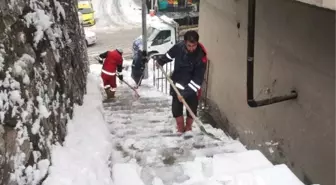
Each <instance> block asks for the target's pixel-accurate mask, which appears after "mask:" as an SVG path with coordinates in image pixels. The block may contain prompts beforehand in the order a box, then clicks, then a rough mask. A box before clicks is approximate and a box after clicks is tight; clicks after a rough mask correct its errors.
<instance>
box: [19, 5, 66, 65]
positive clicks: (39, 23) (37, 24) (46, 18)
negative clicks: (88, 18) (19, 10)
mask: <svg viewBox="0 0 336 185" xmlns="http://www.w3.org/2000/svg"><path fill="white" fill-rule="evenodd" d="M54 3H55V5H56V12H57V18H56V19H55V17H54V16H53V11H52V9H51V8H50V7H49V6H50V3H49V2H48V1H44V2H39V1H31V3H30V8H31V9H32V10H34V11H33V12H29V13H27V14H26V15H25V16H24V20H25V22H26V26H27V27H28V28H30V27H31V26H33V27H34V28H35V29H36V31H35V33H34V47H35V48H37V47H38V44H39V43H40V42H41V40H42V39H44V38H45V35H46V37H47V39H48V41H49V44H50V46H51V48H52V49H53V53H54V56H55V59H56V61H57V62H59V59H60V56H59V52H58V48H63V47H64V44H63V42H62V36H63V31H62V29H61V28H60V25H55V24H53V23H54V22H56V20H57V21H60V20H61V18H62V19H63V20H65V11H64V9H63V7H62V5H61V4H60V3H59V2H58V1H56V0H54ZM46 10H49V11H46ZM64 34H67V33H64Z"/></svg>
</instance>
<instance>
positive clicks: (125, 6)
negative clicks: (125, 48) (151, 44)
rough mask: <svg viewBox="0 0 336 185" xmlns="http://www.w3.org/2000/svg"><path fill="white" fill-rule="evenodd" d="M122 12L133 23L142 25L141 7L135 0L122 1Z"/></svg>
mask: <svg viewBox="0 0 336 185" xmlns="http://www.w3.org/2000/svg"><path fill="white" fill-rule="evenodd" d="M119 2H120V6H121V7H120V10H121V11H122V13H123V14H124V16H125V17H126V18H127V19H128V20H129V21H130V22H132V23H141V7H140V6H138V5H136V4H135V3H134V0H120V1H119Z"/></svg>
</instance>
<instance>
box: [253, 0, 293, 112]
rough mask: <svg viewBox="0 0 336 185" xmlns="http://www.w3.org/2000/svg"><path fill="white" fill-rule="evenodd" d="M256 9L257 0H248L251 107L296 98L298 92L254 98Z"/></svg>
mask: <svg viewBox="0 0 336 185" xmlns="http://www.w3.org/2000/svg"><path fill="white" fill-rule="evenodd" d="M255 9H256V0H248V27H247V104H248V105H249V106H250V107H261V106H265V105H270V104H274V103H278V102H283V101H286V100H291V99H296V98H297V96H298V94H297V92H296V91H291V92H290V94H287V95H284V96H277V97H272V98H268V99H263V100H255V99H254V92H253V89H254V84H253V79H254V38H255V34H254V31H255Z"/></svg>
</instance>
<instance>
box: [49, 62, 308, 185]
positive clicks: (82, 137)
mask: <svg viewBox="0 0 336 185" xmlns="http://www.w3.org/2000/svg"><path fill="white" fill-rule="evenodd" d="M124 63H125V65H130V64H131V61H127V60H126V61H125V62H124ZM100 71H101V65H100V64H92V65H90V74H89V76H88V80H87V89H88V93H87V94H86V95H85V97H84V104H83V106H76V107H75V109H74V118H73V120H71V121H70V123H69V124H68V134H67V136H66V138H65V142H64V144H63V146H61V145H55V146H53V152H52V161H51V163H52V164H51V166H50V167H49V172H48V173H49V176H48V177H47V179H46V181H45V182H44V183H43V185H70V184H71V185H82V184H87V185H94V184H99V185H100V184H101V185H144V184H146V185H147V184H148V185H165V184H172V185H196V184H202V185H222V184H226V185H278V184H279V185H280V184H286V185H303V183H302V182H301V181H300V180H299V179H298V178H297V177H296V176H295V175H294V174H293V173H292V172H291V170H290V169H288V167H287V166H286V165H273V164H272V163H271V162H270V161H269V160H267V158H266V157H265V156H264V155H263V154H262V153H261V152H260V151H258V150H247V149H246V148H245V147H244V146H243V145H242V144H241V143H239V142H238V141H236V140H232V139H230V138H228V137H227V136H225V137H224V135H223V133H222V134H221V136H222V140H223V141H222V142H224V145H220V146H217V147H214V148H203V149H199V150H197V151H192V152H191V153H190V154H188V155H191V156H195V157H194V158H192V157H188V156H185V157H187V158H186V159H187V161H183V160H182V161H180V162H176V163H175V164H174V165H172V166H166V167H165V166H161V167H150V166H151V165H150V164H152V165H153V164H156V163H157V161H158V159H159V158H160V155H162V151H161V149H160V148H159V147H161V146H166V147H168V148H169V147H172V148H174V147H178V146H179V145H181V141H180V140H176V138H169V137H168V138H161V139H155V138H146V133H145V130H144V133H143V136H144V138H143V139H139V138H137V137H132V136H128V133H129V132H127V131H126V130H125V129H130V128H131V125H129V126H126V125H125V126H122V124H117V123H118V119H119V118H118V117H116V116H114V118H115V120H114V121H115V122H114V123H112V124H111V125H107V124H106V123H107V122H109V119H107V118H108V117H103V115H102V113H104V112H105V110H104V111H103V107H102V104H101V101H102V96H101V92H100V90H99V88H101V85H102V84H101V83H102V81H101V79H100ZM129 75H130V74H129V71H128V72H127V71H126V74H125V77H124V78H125V79H126V80H127V81H129V80H130V79H129ZM150 79H151V78H150ZM150 81H151V80H147V81H144V82H145V83H144V85H149V84H150V83H151V82H150ZM139 93H140V96H142V97H152V96H153V95H154V96H155V97H157V98H165V95H164V94H162V93H160V92H157V91H153V90H151V89H146V88H143V90H142V89H140V90H139ZM167 98H168V97H167ZM136 105H137V103H134V106H136ZM167 110H169V109H167ZM120 114H121V115H123V114H122V112H120ZM167 114H168V112H167ZM150 115H151V116H150ZM139 116H141V115H139ZM160 116H161V115H159V114H156V113H154V112H149V113H146V114H143V115H142V117H141V119H147V121H150V120H153V121H155V120H161V119H162V120H163V121H164V119H166V118H165V117H162V118H161V117H160ZM139 118H140V117H138V118H137V117H133V119H138V120H139ZM120 122H122V118H121V117H120ZM144 123H145V122H144ZM136 124H140V125H141V122H138V123H133V125H132V126H135V125H136ZM144 126H145V125H143V127H144ZM155 129H158V126H157V127H155V126H154V127H153V128H152V130H153V131H154V130H155ZM206 129H207V130H210V131H211V130H215V129H213V128H210V127H207V128H206ZM112 130H113V131H116V132H119V133H115V135H113V134H111V133H110V132H111V131H112ZM123 131H126V132H123ZM212 132H214V133H216V132H217V131H216V130H215V131H212ZM217 135H220V134H219V131H218V133H217ZM116 136H117V137H116ZM118 137H125V138H124V139H122V140H124V141H123V144H122V145H121V147H122V148H123V149H125V152H129V153H130V154H131V153H132V150H130V148H136V149H137V150H139V151H147V150H148V152H145V153H144V155H145V156H146V157H145V158H146V160H144V161H146V163H145V164H147V165H144V166H143V164H142V165H140V164H139V163H137V160H136V159H135V158H132V157H131V156H133V157H135V156H139V153H134V154H132V155H130V157H129V158H124V157H123V154H122V153H120V151H116V149H115V148H113V145H114V144H115V143H116V142H117V141H119V140H120V139H118ZM194 137H195V139H197V137H196V136H194ZM120 141H121V140H120ZM191 141H192V140H191ZM206 141H207V142H209V143H211V142H214V141H213V140H211V139H207V140H206ZM194 142H195V143H198V142H197V141H196V140H195V141H194ZM200 142H203V141H200ZM215 143H217V144H219V143H220V141H218V142H217V141H216V142H215ZM185 144H186V143H185ZM186 147H187V146H186ZM126 149H128V150H126ZM209 156H210V157H209ZM211 156H212V157H211ZM161 157H163V156H161ZM161 160H162V159H161ZM146 179H147V180H146ZM172 179H175V180H173V181H172Z"/></svg>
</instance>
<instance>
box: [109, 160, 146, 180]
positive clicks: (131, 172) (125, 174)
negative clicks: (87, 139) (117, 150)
mask: <svg viewBox="0 0 336 185" xmlns="http://www.w3.org/2000/svg"><path fill="white" fill-rule="evenodd" d="M137 168H139V166H138V165H137V164H135V163H133V164H132V163H119V164H115V165H114V166H113V168H112V169H113V170H112V174H113V180H114V183H115V184H117V185H121V184H124V185H145V184H144V183H143V182H142V180H141V178H140V176H139V174H138V172H137Z"/></svg>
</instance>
